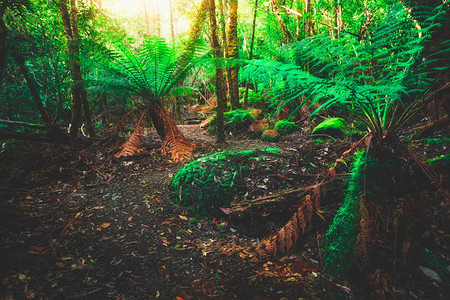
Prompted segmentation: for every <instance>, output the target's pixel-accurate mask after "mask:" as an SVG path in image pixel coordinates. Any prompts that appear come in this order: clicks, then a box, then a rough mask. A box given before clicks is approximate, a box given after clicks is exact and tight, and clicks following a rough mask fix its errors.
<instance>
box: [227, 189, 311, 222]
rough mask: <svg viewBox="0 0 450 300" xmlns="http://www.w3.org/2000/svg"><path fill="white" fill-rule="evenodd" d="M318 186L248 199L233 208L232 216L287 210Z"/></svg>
mask: <svg viewBox="0 0 450 300" xmlns="http://www.w3.org/2000/svg"><path fill="white" fill-rule="evenodd" d="M315 188H317V185H312V186H308V187H303V188H298V189H292V190H287V191H283V192H280V193H277V194H274V195H269V196H264V197H259V198H256V199H247V200H243V201H241V202H239V203H238V204H236V205H235V206H233V207H232V208H231V214H233V215H240V214H242V213H244V212H245V213H248V214H260V213H261V211H262V210H271V211H273V210H276V209H278V208H282V209H286V208H287V207H290V206H292V205H298V201H299V200H300V199H301V198H303V197H304V196H305V195H306V194H307V193H310V192H313V191H314V189H315Z"/></svg>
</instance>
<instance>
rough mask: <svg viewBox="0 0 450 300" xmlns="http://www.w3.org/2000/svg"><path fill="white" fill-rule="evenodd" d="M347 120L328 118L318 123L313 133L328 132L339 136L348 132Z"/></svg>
mask: <svg viewBox="0 0 450 300" xmlns="http://www.w3.org/2000/svg"><path fill="white" fill-rule="evenodd" d="M345 128H346V124H345V120H344V119H342V118H328V119H325V120H324V121H323V122H321V123H320V124H319V125H317V126H316V127H315V128H314V129H313V131H312V133H313V134H327V135H330V136H339V135H345V134H346V132H345V131H346V130H345Z"/></svg>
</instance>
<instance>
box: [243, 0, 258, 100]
mask: <svg viewBox="0 0 450 300" xmlns="http://www.w3.org/2000/svg"><path fill="white" fill-rule="evenodd" d="M257 14H258V0H255V6H254V7H253V22H252V37H251V39H250V53H249V54H248V59H249V60H251V59H252V58H253V49H254V45H255V31H256V17H257ZM247 102H248V82H246V84H245V95H244V106H245V105H247Z"/></svg>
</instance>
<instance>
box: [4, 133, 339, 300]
mask: <svg viewBox="0 0 450 300" xmlns="http://www.w3.org/2000/svg"><path fill="white" fill-rule="evenodd" d="M180 127H181V130H182V131H183V132H184V133H185V134H186V135H187V136H188V137H190V139H191V140H194V141H195V142H196V143H198V144H199V152H197V153H196V156H202V155H204V154H205V152H213V151H217V150H222V149H217V148H216V147H215V146H214V137H211V136H210V135H208V134H207V133H206V132H205V131H204V130H201V129H199V127H198V126H180ZM151 134H152V133H150V135H151ZM267 145H268V144H265V143H262V142H261V141H255V140H244V141H243V140H239V141H237V140H236V141H231V142H230V143H229V145H228V146H226V148H227V149H236V150H243V149H253V148H255V147H257V146H267ZM269 146H270V145H269ZM279 146H280V145H279ZM181 166H182V164H169V163H167V162H165V161H159V162H158V161H154V160H146V159H145V158H144V159H141V160H138V161H124V162H123V166H122V167H123V168H122V169H120V170H121V171H119V172H115V173H114V174H109V175H108V174H106V175H108V176H109V177H108V178H109V179H108V180H107V181H106V182H105V183H104V184H98V185H93V186H92V185H91V186H89V185H86V184H75V185H70V184H67V185H64V183H59V184H57V185H54V186H47V187H45V188H44V189H41V191H44V192H39V191H36V190H33V191H29V192H22V193H20V194H18V195H16V196H15V197H13V198H12V199H10V200H9V202H8V203H9V205H10V207H14V208H15V209H14V210H11V211H10V212H8V211H6V212H4V214H3V215H4V216H5V219H4V220H3V221H4V222H2V223H3V224H2V225H3V228H2V230H1V247H0V251H1V252H0V263H1V266H2V267H1V271H0V272H1V292H0V296H1V297H2V299H22V298H28V299H70V298H76V299H211V298H212V299H302V298H303V299H328V298H330V297H334V298H336V297H338V298H339V297H343V298H347V295H346V292H345V291H343V290H342V289H340V288H339V287H338V286H337V285H336V284H334V283H332V282H329V281H328V280H327V279H326V278H325V277H324V275H323V274H322V272H321V271H320V269H319V267H318V259H319V258H318V257H317V251H316V250H313V249H314V248H317V247H316V246H317V240H316V232H313V233H312V234H311V237H310V239H309V240H305V247H304V248H303V249H302V250H301V251H299V253H296V255H293V256H291V257H285V258H283V259H282V260H278V259H276V260H273V261H259V260H258V259H256V257H255V256H254V253H253V252H252V250H251V249H252V245H254V244H256V243H257V242H259V239H258V238H257V237H247V236H245V235H244V234H242V233H241V232H240V231H239V230H238V227H236V226H235V224H234V223H233V222H231V220H230V219H228V218H227V217H226V216H223V215H222V216H217V217H216V218H213V219H203V220H198V219H196V218H195V215H194V214H193V213H192V212H191V211H189V209H187V208H184V207H178V206H176V205H173V204H171V202H172V199H173V195H172V194H171V189H170V185H169V184H170V181H171V178H172V176H173V175H174V174H175V173H176V172H177V171H178V169H179V168H180V167H181ZM106 175H105V176H106ZM250 224H251V223H250ZM308 245H309V246H308ZM176 297H179V298H176Z"/></svg>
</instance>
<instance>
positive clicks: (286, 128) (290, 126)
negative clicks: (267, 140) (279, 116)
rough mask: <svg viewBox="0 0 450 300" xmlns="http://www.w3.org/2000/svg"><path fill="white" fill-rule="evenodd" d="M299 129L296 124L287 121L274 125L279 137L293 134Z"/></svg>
mask: <svg viewBox="0 0 450 300" xmlns="http://www.w3.org/2000/svg"><path fill="white" fill-rule="evenodd" d="M299 129H300V126H299V125H298V124H295V123H294V122H290V121H288V120H280V121H278V122H277V123H276V124H275V130H276V131H278V132H279V133H280V135H288V134H291V133H294V132H296V131H298V130H299Z"/></svg>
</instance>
